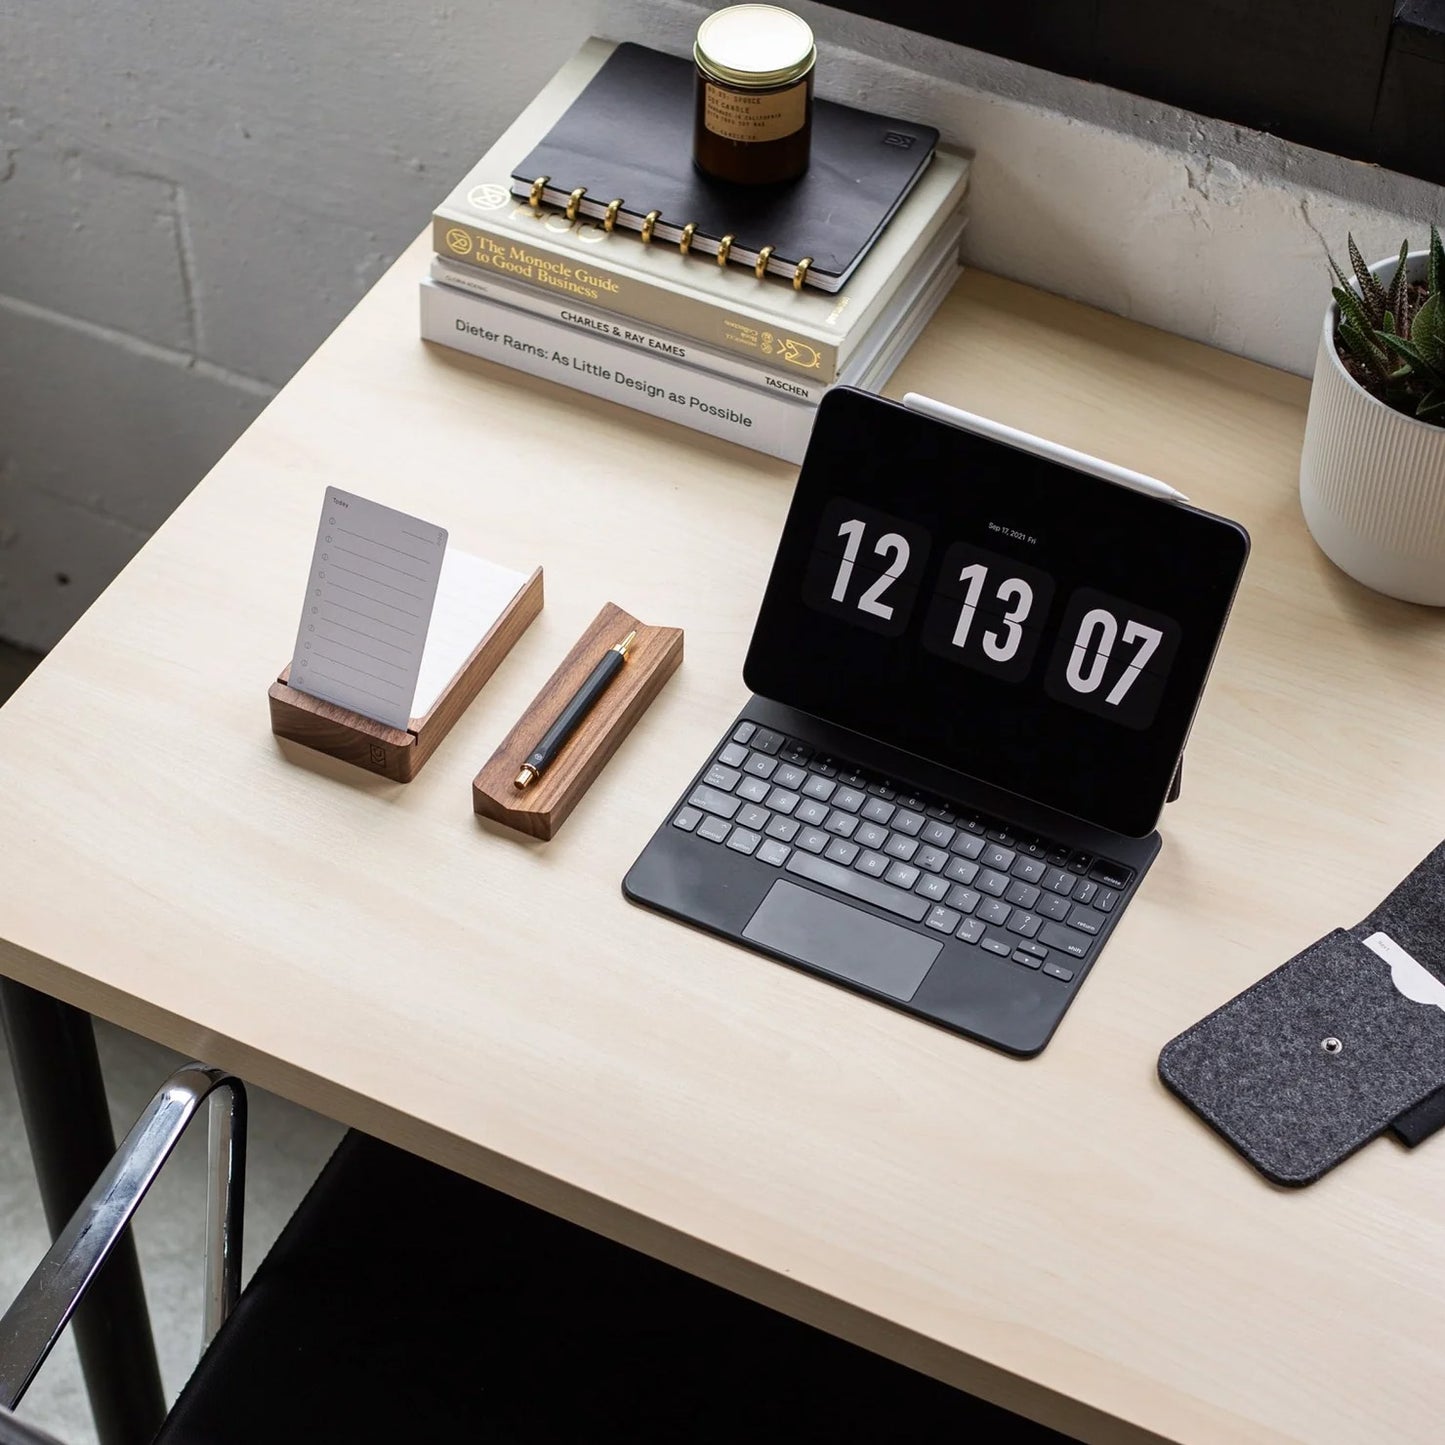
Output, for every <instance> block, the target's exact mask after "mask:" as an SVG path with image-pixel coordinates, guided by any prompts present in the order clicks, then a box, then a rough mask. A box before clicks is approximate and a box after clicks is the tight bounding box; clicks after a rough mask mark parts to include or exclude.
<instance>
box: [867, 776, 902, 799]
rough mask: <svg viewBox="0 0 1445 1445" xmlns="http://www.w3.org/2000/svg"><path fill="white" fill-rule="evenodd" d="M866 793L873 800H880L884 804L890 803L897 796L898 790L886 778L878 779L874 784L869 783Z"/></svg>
mask: <svg viewBox="0 0 1445 1445" xmlns="http://www.w3.org/2000/svg"><path fill="white" fill-rule="evenodd" d="M868 791H869V792H870V793H872V794H873V796H874V797H875V798H882V799H883V801H884V802H885V803H891V802H892V801H893V800H894V799H895V798H896V797H897V796H898V790H897V789H896V788H895V787H894V786H893V784H892V783H890V782H889V781H888V779H887V778H879V779H878V780H877V781H876V782H872V783H869V784H868Z"/></svg>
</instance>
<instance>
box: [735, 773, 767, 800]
mask: <svg viewBox="0 0 1445 1445" xmlns="http://www.w3.org/2000/svg"><path fill="white" fill-rule="evenodd" d="M772 790H773V786H772V784H771V783H769V782H766V781H765V780H764V779H762V778H744V779H743V780H742V782H740V783H739V784H738V787H737V795H738V797H740V798H742V799H744V800H745V801H747V802H749V803H761V802H762V801H763V799H764V798H766V797H767V796H768V794H769V793H771V792H772Z"/></svg>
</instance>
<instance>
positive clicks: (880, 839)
mask: <svg viewBox="0 0 1445 1445" xmlns="http://www.w3.org/2000/svg"><path fill="white" fill-rule="evenodd" d="M853 841H854V842H855V843H861V844H862V846H863V847H865V848H881V847H882V846H883V845H884V844H885V843H886V842H887V841H888V829H887V828H885V827H883V826H882V825H881V824H879V823H859V824H858V828H857V831H856V832H855V833H854V834H853Z"/></svg>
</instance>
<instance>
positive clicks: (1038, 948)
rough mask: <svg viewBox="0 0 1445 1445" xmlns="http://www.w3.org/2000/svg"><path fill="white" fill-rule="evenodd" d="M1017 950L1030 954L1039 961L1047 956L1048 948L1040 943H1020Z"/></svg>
mask: <svg viewBox="0 0 1445 1445" xmlns="http://www.w3.org/2000/svg"><path fill="white" fill-rule="evenodd" d="M1019 952H1020V953H1027V954H1031V955H1032V956H1033V957H1034V958H1037V959H1039V960H1041V961H1042V960H1043V959H1045V958H1047V957H1048V956H1049V951H1048V949H1047V948H1045V947H1044V946H1043V944H1042V943H1021V944H1019Z"/></svg>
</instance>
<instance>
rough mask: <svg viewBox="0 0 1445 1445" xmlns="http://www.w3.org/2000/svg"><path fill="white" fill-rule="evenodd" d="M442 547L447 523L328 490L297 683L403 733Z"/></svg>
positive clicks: (294, 667) (296, 662)
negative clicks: (440, 522)
mask: <svg viewBox="0 0 1445 1445" xmlns="http://www.w3.org/2000/svg"><path fill="white" fill-rule="evenodd" d="M446 550H447V532H446V528H445V527H437V526H434V525H433V524H431V523H430V522H423V521H422V520H421V519H420V518H419V517H411V516H408V515H407V514H406V513H405V512H398V511H394V510H393V509H392V508H391V507H383V506H381V505H380V504H379V503H377V502H370V501H368V500H367V499H366V498H365V497H358V496H355V495H354V494H353V493H351V492H343V491H340V490H339V489H338V488H336V487H328V488H327V489H326V497H325V501H324V502H323V504H322V507H321V521H320V525H319V526H318V527H317V528H316V547H315V550H314V551H313V552H312V554H311V571H310V573H309V574H308V576H307V579H306V602H305V605H304V606H303V607H302V609H301V625H300V627H299V628H298V629H297V633H296V648H295V652H294V653H293V655H292V658H291V675H290V682H291V685H292V686H293V687H295V688H298V689H299V690H300V691H302V692H305V693H310V695H311V696H312V697H319V698H321V699H322V700H323V701H324V702H332V703H335V704H336V705H337V706H338V707H345V708H350V709H351V710H352V711H353V712H359V713H361V714H362V715H363V716H364V717H369V718H374V719H375V720H376V721H377V722H380V723H386V724H387V725H388V726H390V727H394V728H403V729H404V728H406V727H407V726H408V724H409V723H410V721H411V716H412V702H413V699H414V698H415V695H416V685H417V676H418V674H419V673H420V671H421V665H422V653H423V651H424V650H425V647H426V640H427V630H428V628H429V626H430V624H431V615H432V606H433V604H434V603H435V601H436V594H437V583H438V581H439V579H440V577H441V570H442V559H443V557H444V556H445V555H446Z"/></svg>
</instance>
